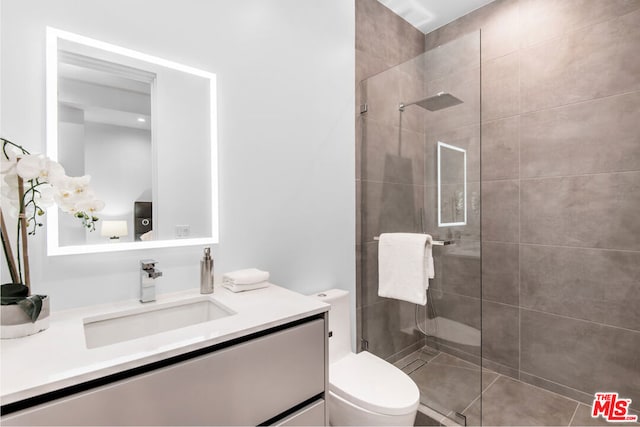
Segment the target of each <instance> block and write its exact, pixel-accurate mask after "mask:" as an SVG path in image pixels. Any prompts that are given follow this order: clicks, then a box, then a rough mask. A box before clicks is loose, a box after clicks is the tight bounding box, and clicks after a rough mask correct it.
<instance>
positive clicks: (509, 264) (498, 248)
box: [482, 242, 520, 305]
mask: <svg viewBox="0 0 640 427" xmlns="http://www.w3.org/2000/svg"><path fill="white" fill-rule="evenodd" d="M518 247H519V246H518V245H517V244H512V243H498V242H483V243H482V297H483V298H484V299H485V300H486V301H496V302H501V303H504V304H511V305H518V302H519V286H520V277H519V273H520V255H519V251H518Z"/></svg>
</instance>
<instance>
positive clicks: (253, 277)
mask: <svg viewBox="0 0 640 427" xmlns="http://www.w3.org/2000/svg"><path fill="white" fill-rule="evenodd" d="M267 280H269V272H268V271H262V270H258V269H257V268H247V269H244V270H236V271H232V272H230V273H225V274H224V275H223V276H222V283H223V284H225V283H226V284H229V285H253V284H255V283H260V282H266V281H267Z"/></svg>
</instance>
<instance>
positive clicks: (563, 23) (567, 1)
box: [519, 0, 640, 46]
mask: <svg viewBox="0 0 640 427" xmlns="http://www.w3.org/2000/svg"><path fill="white" fill-rule="evenodd" d="M519 3H520V7H521V26H522V43H523V45H524V46H530V45H532V44H535V43H539V42H541V41H544V40H549V39H551V38H554V37H558V36H561V35H563V34H567V33H570V32H572V31H575V30H577V29H580V28H583V27H586V26H589V25H593V24H597V23H600V22H603V21H607V20H609V19H611V18H615V17H617V16H621V15H624V14H626V13H629V12H631V11H633V10H635V9H638V8H639V7H640V4H639V3H638V2H637V1H636V0H609V1H591V0H586V1H585V0H582V1H576V0H520V2H519Z"/></svg>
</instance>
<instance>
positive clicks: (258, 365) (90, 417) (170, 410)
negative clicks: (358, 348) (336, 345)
mask: <svg viewBox="0 0 640 427" xmlns="http://www.w3.org/2000/svg"><path fill="white" fill-rule="evenodd" d="M325 342H326V340H325V326H324V320H323V319H316V320H311V321H309V322H306V323H303V324H300V325H298V326H293V327H290V328H287V329H284V330H280V331H278V332H274V333H272V334H268V335H265V336H262V337H259V338H256V339H252V340H250V341H246V342H243V343H240V344H236V345H233V346H231V347H227V348H224V349H222V350H218V351H214V352H212V353H208V354H205V355H203V356H199V357H196V358H194V359H190V360H187V361H183V362H179V363H176V364H174V365H170V366H167V367H164V368H160V369H157V370H154V371H151V372H148V373H146V374H142V375H138V376H135V377H131V378H128V379H125V380H121V381H118V382H115V383H112V384H108V385H105V386H102V387H99V388H96V389H91V390H88V391H85V392H82V393H78V394H76V395H72V396H69V397H65V398H62V399H59V400H55V401H52V402H48V403H45V404H42V405H39V406H36V407H33V408H29V409H25V410H23V411H20V412H17V413H13V414H10V415H8V416H6V417H3V418H2V424H3V425H257V424H259V423H262V422H265V421H267V420H269V419H272V418H274V417H276V416H278V414H281V413H283V412H285V411H287V410H288V409H289V408H292V407H294V406H296V405H298V404H300V403H302V402H304V401H306V400H309V399H312V398H313V397H314V396H318V395H320V394H321V393H323V392H324V386H325Z"/></svg>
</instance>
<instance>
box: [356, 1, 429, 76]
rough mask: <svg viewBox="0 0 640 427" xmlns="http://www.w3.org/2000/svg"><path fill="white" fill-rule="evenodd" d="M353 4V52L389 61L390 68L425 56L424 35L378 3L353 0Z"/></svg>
mask: <svg viewBox="0 0 640 427" xmlns="http://www.w3.org/2000/svg"><path fill="white" fill-rule="evenodd" d="M355 4H356V8H355V9H356V13H355V15H356V41H355V42H356V49H360V50H362V51H363V52H367V53H370V54H375V55H376V56H379V57H381V58H385V59H387V58H388V60H389V61H390V62H391V63H392V64H399V63H400V62H404V61H406V60H408V59H411V58H413V57H414V56H416V55H419V54H420V53H422V52H424V35H423V34H422V33H421V32H420V31H418V30H416V29H415V28H413V27H412V26H411V25H410V24H409V23H407V22H406V21H405V20H403V19H402V18H400V17H399V16H398V15H396V14H394V13H393V12H391V10H389V9H387V8H386V7H385V6H383V5H382V4H381V3H379V2H376V1H370V0H356V2H355ZM389 29H393V31H389Z"/></svg>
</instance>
